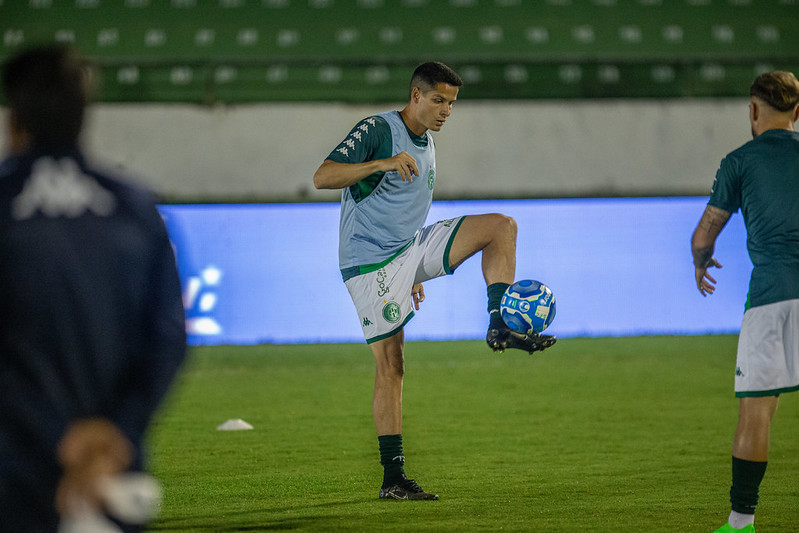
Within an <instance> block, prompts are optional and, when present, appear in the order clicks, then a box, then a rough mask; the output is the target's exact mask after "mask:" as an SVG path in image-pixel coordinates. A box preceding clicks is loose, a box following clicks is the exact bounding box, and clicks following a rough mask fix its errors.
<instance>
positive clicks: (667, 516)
mask: <svg viewBox="0 0 799 533" xmlns="http://www.w3.org/2000/svg"><path fill="white" fill-rule="evenodd" d="M735 344H736V338H735V337H733V336H701V337H640V338H621V339H615V338H614V339H611V338H608V339H564V340H561V341H560V342H559V343H558V344H557V346H555V347H554V348H552V349H551V350H549V351H547V352H544V353H543V354H540V355H536V356H528V355H527V354H523V353H520V352H519V353H511V352H507V353H505V354H504V355H501V356H498V355H494V354H492V353H491V352H490V351H488V349H487V348H486V347H485V345H484V343H482V342H450V343H408V346H407V349H406V379H405V394H404V410H405V420H404V428H403V436H404V445H405V454H406V457H407V463H406V470H407V472H408V475H409V476H410V477H413V478H415V479H416V480H417V481H418V482H419V483H420V484H421V485H422V486H423V487H424V488H426V489H427V490H432V491H435V492H438V493H439V494H440V495H441V500H440V501H437V502H390V501H379V500H378V499H377V491H378V489H379V485H380V481H381V477H382V470H381V467H380V464H379V455H378V452H377V437H376V434H375V432H374V426H373V424H372V418H371V397H372V383H373V379H374V364H373V361H372V356H371V354H370V352H369V349H368V347H367V346H366V345H315V346H258V347H213V348H210V347H209V348H197V349H194V350H193V351H192V354H191V358H190V361H189V363H188V365H187V367H186V370H185V372H184V373H183V375H182V377H181V380H180V382H179V383H178V384H177V386H176V388H175V389H174V390H173V393H172V395H171V396H170V398H169V400H168V402H167V403H166V405H165V407H164V409H163V410H162V412H161V414H160V416H159V418H158V420H157V422H156V424H155V425H154V427H153V432H152V438H151V451H152V460H151V465H152V469H153V471H154V472H155V473H156V475H157V476H158V477H159V478H160V479H161V481H162V482H163V484H164V491H165V501H164V506H163V511H162V514H161V517H160V518H159V519H158V520H157V521H156V522H155V523H154V524H153V527H152V530H153V531H220V532H224V531H288V530H300V531H331V530H341V531H497V530H505V531H542V532H543V531H546V532H559V531H562V532H574V531H613V532H628V531H629V532H643V531H647V532H657V531H663V532H675V531H679V532H690V531H697V532H700V531H701V532H707V531H712V530H714V529H715V528H717V527H719V526H720V525H721V524H722V523H723V522H724V521H725V520H726V517H727V513H728V512H729V503H728V491H729V482H730V454H731V440H732V433H733V430H734V427H735V422H736V416H737V400H735V398H734V397H733V395H732V381H733V375H732V370H733V368H734V358H735ZM781 402H782V403H781V406H780V409H779V411H778V413H777V417H776V419H775V422H774V424H773V427H772V449H771V457H770V462H769V470H768V472H767V473H766V478H765V480H764V482H763V485H762V487H761V503H760V506H759V507H758V516H757V528H758V533H769V532H786V531H796V528H797V524H799V505H797V501H799V439H797V438H796V435H797V434H799V433H798V432H799V404H798V403H797V402H799V395H797V394H788V395H784V396H783V398H782V400H781ZM230 418H242V419H244V420H246V421H247V422H249V423H251V424H252V425H253V426H255V430H254V431H230V432H225V431H216V429H215V428H216V426H217V425H219V424H221V423H222V422H224V421H225V420H227V419H230Z"/></svg>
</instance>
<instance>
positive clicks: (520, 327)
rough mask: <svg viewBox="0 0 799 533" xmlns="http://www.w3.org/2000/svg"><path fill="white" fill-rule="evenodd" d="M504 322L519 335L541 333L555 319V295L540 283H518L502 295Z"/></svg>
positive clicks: (530, 280) (524, 280) (525, 280)
mask: <svg viewBox="0 0 799 533" xmlns="http://www.w3.org/2000/svg"><path fill="white" fill-rule="evenodd" d="M499 309H500V313H501V314H502V320H504V321H505V323H506V324H507V325H508V327H509V328H510V329H512V330H513V331H516V332H518V333H525V334H530V333H541V332H542V331H544V330H545V329H547V327H548V326H549V325H550V324H551V323H552V320H553V319H554V318H555V295H554V294H552V290H551V289H550V288H549V287H547V286H546V285H544V284H543V283H541V282H539V281H535V280H532V279H523V280H521V281H517V282H516V283H514V284H513V285H511V286H510V287H508V289H507V290H506V291H505V294H503V295H502V303H501V304H500V307H499Z"/></svg>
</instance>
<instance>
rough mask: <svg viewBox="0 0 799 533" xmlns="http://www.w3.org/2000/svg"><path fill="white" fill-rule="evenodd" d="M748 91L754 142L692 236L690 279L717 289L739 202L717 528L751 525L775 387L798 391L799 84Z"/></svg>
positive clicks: (761, 83) (771, 79)
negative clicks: (739, 271)
mask: <svg viewBox="0 0 799 533" xmlns="http://www.w3.org/2000/svg"><path fill="white" fill-rule="evenodd" d="M750 94H751V100H750V102H749V122H750V123H751V126H752V137H753V140H751V141H749V142H748V143H746V144H744V145H743V146H741V147H740V148H738V149H737V150H735V151H733V152H731V153H730V154H728V155H727V157H725V158H724V159H723V160H722V161H721V166H720V167H719V170H718V172H717V173H716V180H715V182H714V183H713V190H712V193H711V195H710V201H709V202H708V205H707V207H706V208H705V212H704V214H703V215H702V217H701V219H700V221H699V225H698V226H697V228H696V230H695V231H694V234H693V239H692V242H691V249H692V252H693V258H694V266H695V267H696V269H695V275H696V286H697V288H698V289H699V292H701V293H702V295H703V296H705V295H707V294H713V291H714V290H715V284H716V280H715V279H714V278H713V276H711V274H710V273H709V272H708V268H710V267H718V268H720V267H721V264H719V262H718V261H716V259H715V258H714V257H713V249H714V246H715V242H716V237H717V236H718V234H719V233H720V232H721V230H722V228H724V225H725V224H726V223H727V220H728V219H729V218H730V215H731V214H732V213H734V212H736V211H737V210H738V209H740V210H741V213H742V214H743V217H744V223H745V224H746V232H747V248H748V250H749V256H750V257H751V258H752V263H753V265H754V268H753V269H752V276H751V279H750V281H749V296H748V298H747V301H746V311H745V313H744V318H743V324H742V326H741V333H740V337H739V339H738V354H737V362H736V368H735V395H736V396H737V397H738V398H740V400H739V402H740V404H739V414H738V427H737V429H736V432H735V439H734V441H733V448H732V488H731V489H730V501H731V503H732V511H731V512H730V516H729V520H728V523H727V524H725V525H724V526H723V527H722V528H720V529H718V530H717V531H719V532H733V531H745V532H754V520H755V506H756V505H757V501H758V494H759V489H760V482H761V481H762V479H763V475H764V474H765V472H766V465H767V461H768V451H769V427H770V424H771V420H772V419H773V417H774V414H775V412H776V410H777V403H778V401H779V395H780V394H782V393H786V392H790V391H796V390H799V133H797V132H796V131H795V130H794V123H795V122H796V120H797V118H799V82H798V81H797V79H796V77H795V76H794V75H793V74H792V73H790V72H783V71H774V72H768V73H766V74H762V75H760V76H758V77H757V79H755V81H754V83H753V84H752V87H751V89H750Z"/></svg>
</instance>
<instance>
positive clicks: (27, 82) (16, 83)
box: [2, 44, 89, 146]
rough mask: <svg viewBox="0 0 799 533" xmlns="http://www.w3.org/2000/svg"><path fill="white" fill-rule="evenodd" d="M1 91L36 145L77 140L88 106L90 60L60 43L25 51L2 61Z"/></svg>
mask: <svg viewBox="0 0 799 533" xmlns="http://www.w3.org/2000/svg"><path fill="white" fill-rule="evenodd" d="M2 72H3V93H4V95H5V98H6V104H7V105H8V107H9V109H11V110H12V111H13V113H14V116H15V117H16V120H17V123H18V125H19V126H20V127H21V128H22V129H23V130H24V131H25V132H27V133H28V134H29V135H30V137H31V143H32V144H34V145H46V146H69V145H74V144H76V143H77V141H78V136H79V135H80V131H81V128H82V127H83V115H84V110H85V108H86V105H87V104H88V93H89V83H88V81H89V75H88V63H87V62H86V61H84V60H83V59H82V58H81V57H80V56H79V54H78V53H77V51H75V50H74V49H73V48H71V47H69V46H65V45H60V44H51V45H40V46H36V47H33V48H29V49H27V50H24V51H22V52H20V53H18V54H16V55H14V56H13V57H11V58H10V59H8V60H7V61H6V62H5V64H4V65H3V71H2Z"/></svg>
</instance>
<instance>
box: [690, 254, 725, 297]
mask: <svg viewBox="0 0 799 533" xmlns="http://www.w3.org/2000/svg"><path fill="white" fill-rule="evenodd" d="M710 267H716V268H721V263H719V262H718V261H716V258H715V257H712V258H710V261H708V264H707V265H706V266H705V267H704V268H699V267H695V268H694V276H695V277H696V288H697V289H699V292H701V293H702V296H707V295H708V294H713V291H715V290H716V279H715V278H714V277H713V276H711V275H710V274H708V272H707V269H708V268H710Z"/></svg>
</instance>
